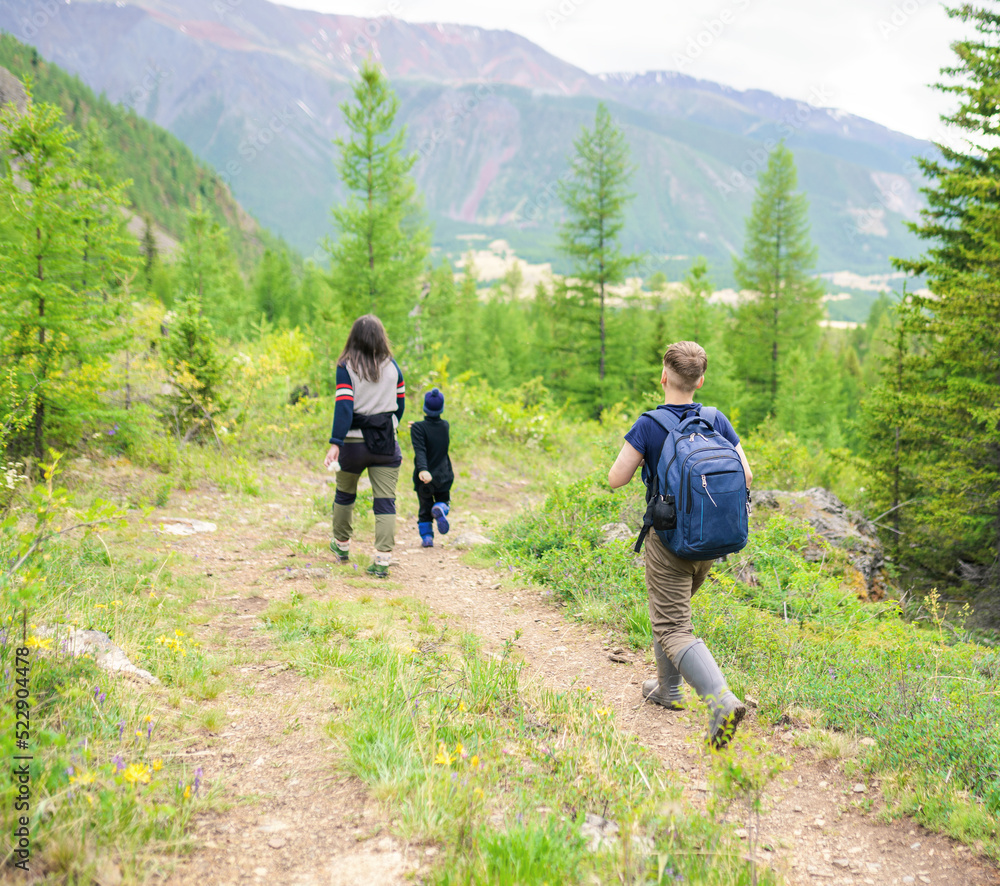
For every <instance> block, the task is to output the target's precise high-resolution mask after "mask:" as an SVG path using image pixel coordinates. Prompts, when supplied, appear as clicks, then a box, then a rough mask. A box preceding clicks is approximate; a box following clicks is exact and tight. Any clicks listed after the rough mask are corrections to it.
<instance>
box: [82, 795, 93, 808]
mask: <svg viewBox="0 0 1000 886" xmlns="http://www.w3.org/2000/svg"><path fill="white" fill-rule="evenodd" d="M84 796H85V797H86V798H87V802H88V803H89V804H90V805H91V806H93V805H94V798H93V797H91V796H90V794H84Z"/></svg>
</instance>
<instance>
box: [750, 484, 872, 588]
mask: <svg viewBox="0 0 1000 886" xmlns="http://www.w3.org/2000/svg"><path fill="white" fill-rule="evenodd" d="M753 505H754V508H755V509H757V510H758V512H759V511H761V510H764V509H773V510H777V511H779V512H780V513H782V514H784V515H785V516H787V517H790V518H792V519H794V520H802V521H804V522H806V523H808V524H809V526H810V527H812V529H813V530H814V532H815V537H816V538H823V539H825V540H826V541H828V542H829V543H830V544H832V545H834V546H836V547H838V548H841V549H842V550H844V551H846V552H847V555H848V560H849V562H850V567H851V568H852V569H853V570H854V572H855V575H854V576H853V578H854V585H855V589H856V590H857V593H858V596H859V597H861V598H862V599H867V600H881V599H883V598H884V597H885V595H886V593H887V591H888V590H889V587H890V582H889V578H888V576H887V575H886V573H885V568H884V567H885V552H884V550H883V547H882V542H881V541H879V538H878V535H877V534H876V532H875V527H874V526H873V525H872V524H871V523H870V522H869V521H868V520H866V519H865V517H864V516H863V515H861V514H859V513H858V512H857V511H852V510H850V509H849V508H848V507H847V505H845V504H844V503H843V502H842V501H841V500H840V499H839V498H837V496H836V495H834V494H833V493H832V492H830V491H829V490H828V489H823V488H821V487H819V486H815V487H813V488H812V489H806V490H805V491H804V492H783V491H780V490H755V491H754V492H753ZM802 555H803V556H804V557H805V558H806V559H807V560H810V561H813V562H816V561H819V560H821V559H822V558H823V556H824V550H823V548H822V546H821V545H819V544H818V543H817V542H816V541H815V540H814V541H812V542H811V543H810V544H809V545H808V546H807V547H806V549H805V550H804V551H803V552H802ZM741 578H742V579H743V580H744V581H752V580H753V566H752V564H749V563H748V564H744V568H743V575H742V576H741Z"/></svg>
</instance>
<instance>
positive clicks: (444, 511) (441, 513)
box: [431, 501, 451, 535]
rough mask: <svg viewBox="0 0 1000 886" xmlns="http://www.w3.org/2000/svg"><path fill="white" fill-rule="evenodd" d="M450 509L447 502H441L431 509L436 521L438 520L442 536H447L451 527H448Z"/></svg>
mask: <svg viewBox="0 0 1000 886" xmlns="http://www.w3.org/2000/svg"><path fill="white" fill-rule="evenodd" d="M449 510H450V508H449V507H448V504H447V502H443V501H439V502H438V503H437V504H436V505H434V507H432V508H431V513H432V514H433V515H434V519H435V520H437V525H438V532H440V533H441V534H442V535H447V534H448V530H449V529H451V527H450V526H449V525H448V511H449Z"/></svg>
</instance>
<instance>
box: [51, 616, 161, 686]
mask: <svg viewBox="0 0 1000 886" xmlns="http://www.w3.org/2000/svg"><path fill="white" fill-rule="evenodd" d="M35 633H36V634H37V635H38V636H39V637H52V638H53V640H54V641H55V642H56V643H57V644H59V645H58V648H59V649H60V650H61V651H63V652H66V653H68V654H69V655H84V654H89V655H93V656H94V661H96V662H97V666H98V667H99V668H104V670H106V671H110V672H111V673H113V674H122V675H123V676H126V677H132V678H133V679H136V680H141V681H142V682H144V683H152V684H153V685H156V686H158V685H159V684H160V681H159V679H157V678H156V677H154V676H153V675H152V674H151V673H150V672H149V671H146V670H143V669H142V668H137V667H136V666H135V665H134V664H132V662H130V661H129V660H128V656H126V655H125V653H124V652H123V651H122V650H121V647H119V646H116V645H115V644H114V643H112V642H111V638H110V637H109V636H108V635H107V634H105V633H104V632H103V631H84V630H80V629H79V628H49V627H44V626H40V627H38V628H37V629H36V630H35Z"/></svg>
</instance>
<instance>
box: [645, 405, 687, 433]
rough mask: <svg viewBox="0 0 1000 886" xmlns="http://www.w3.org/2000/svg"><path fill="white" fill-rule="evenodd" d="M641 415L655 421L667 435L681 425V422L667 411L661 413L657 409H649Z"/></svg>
mask: <svg viewBox="0 0 1000 886" xmlns="http://www.w3.org/2000/svg"><path fill="white" fill-rule="evenodd" d="M643 415H645V416H647V417H648V418H651V419H652V420H653V421H655V422H656V423H657V424H658V425H659V426H660V427H661V428H663V430H665V431H666V432H667V433H668V434H669V433H670V432H671V431H672V430H673V429H674V428H676V427H677V426H678V425H679V424H680V423H681V420H680V419H679V418H678V417H677V416H676V415H674V414H673V413H672V412H670V411H669V410H667V409H664V410H663V411H662V412H661V411H660V410H659V409H650V410H649V412H644V413H643Z"/></svg>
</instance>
